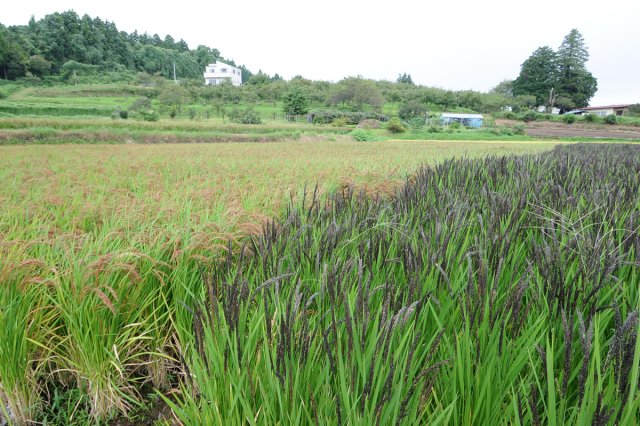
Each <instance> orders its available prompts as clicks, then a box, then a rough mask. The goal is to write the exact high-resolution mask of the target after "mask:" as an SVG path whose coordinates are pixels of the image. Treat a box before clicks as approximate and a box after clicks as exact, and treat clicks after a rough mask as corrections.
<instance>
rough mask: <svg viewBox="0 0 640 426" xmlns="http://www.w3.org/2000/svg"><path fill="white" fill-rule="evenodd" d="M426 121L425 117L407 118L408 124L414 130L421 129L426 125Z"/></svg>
mask: <svg viewBox="0 0 640 426" xmlns="http://www.w3.org/2000/svg"><path fill="white" fill-rule="evenodd" d="M424 123H425V121H424V117H413V118H411V119H409V120H407V124H408V125H409V127H411V128H412V129H413V130H418V129H421V128H422V126H424Z"/></svg>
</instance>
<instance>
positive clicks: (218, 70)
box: [204, 61, 242, 86]
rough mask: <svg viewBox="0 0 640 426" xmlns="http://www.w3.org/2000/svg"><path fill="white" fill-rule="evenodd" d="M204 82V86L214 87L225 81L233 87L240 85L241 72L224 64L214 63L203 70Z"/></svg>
mask: <svg viewBox="0 0 640 426" xmlns="http://www.w3.org/2000/svg"><path fill="white" fill-rule="evenodd" d="M204 81H205V83H206V84H211V85H216V84H222V83H223V82H225V81H229V82H231V84H233V85H234V86H241V85H242V72H241V71H240V68H237V67H234V66H233V65H229V64H225V63H224V62H220V61H216V62H214V63H213V64H209V65H207V67H206V68H205V70H204Z"/></svg>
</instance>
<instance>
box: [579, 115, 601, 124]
mask: <svg viewBox="0 0 640 426" xmlns="http://www.w3.org/2000/svg"><path fill="white" fill-rule="evenodd" d="M582 119H583V120H584V121H586V122H587V123H597V122H598V121H599V120H600V117H598V116H597V115H596V114H584V115H583V116H582Z"/></svg>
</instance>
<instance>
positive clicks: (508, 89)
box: [489, 80, 513, 98]
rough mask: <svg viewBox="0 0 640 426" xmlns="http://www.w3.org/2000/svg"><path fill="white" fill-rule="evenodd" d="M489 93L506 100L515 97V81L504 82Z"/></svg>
mask: <svg viewBox="0 0 640 426" xmlns="http://www.w3.org/2000/svg"><path fill="white" fill-rule="evenodd" d="M489 93H494V94H496V95H500V96H503V97H505V98H512V97H513V80H502V81H501V82H500V83H498V84H497V85H496V86H495V87H493V88H492V89H491V90H490V91H489Z"/></svg>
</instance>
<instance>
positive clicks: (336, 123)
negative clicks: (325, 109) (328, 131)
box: [331, 117, 347, 127]
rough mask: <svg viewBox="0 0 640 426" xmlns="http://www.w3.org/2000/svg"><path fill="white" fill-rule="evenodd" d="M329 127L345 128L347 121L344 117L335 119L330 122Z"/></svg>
mask: <svg viewBox="0 0 640 426" xmlns="http://www.w3.org/2000/svg"><path fill="white" fill-rule="evenodd" d="M331 125H332V126H335V127H344V126H346V125H347V119H346V118H344V117H338V118H335V119H334V120H333V121H332V122H331Z"/></svg>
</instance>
